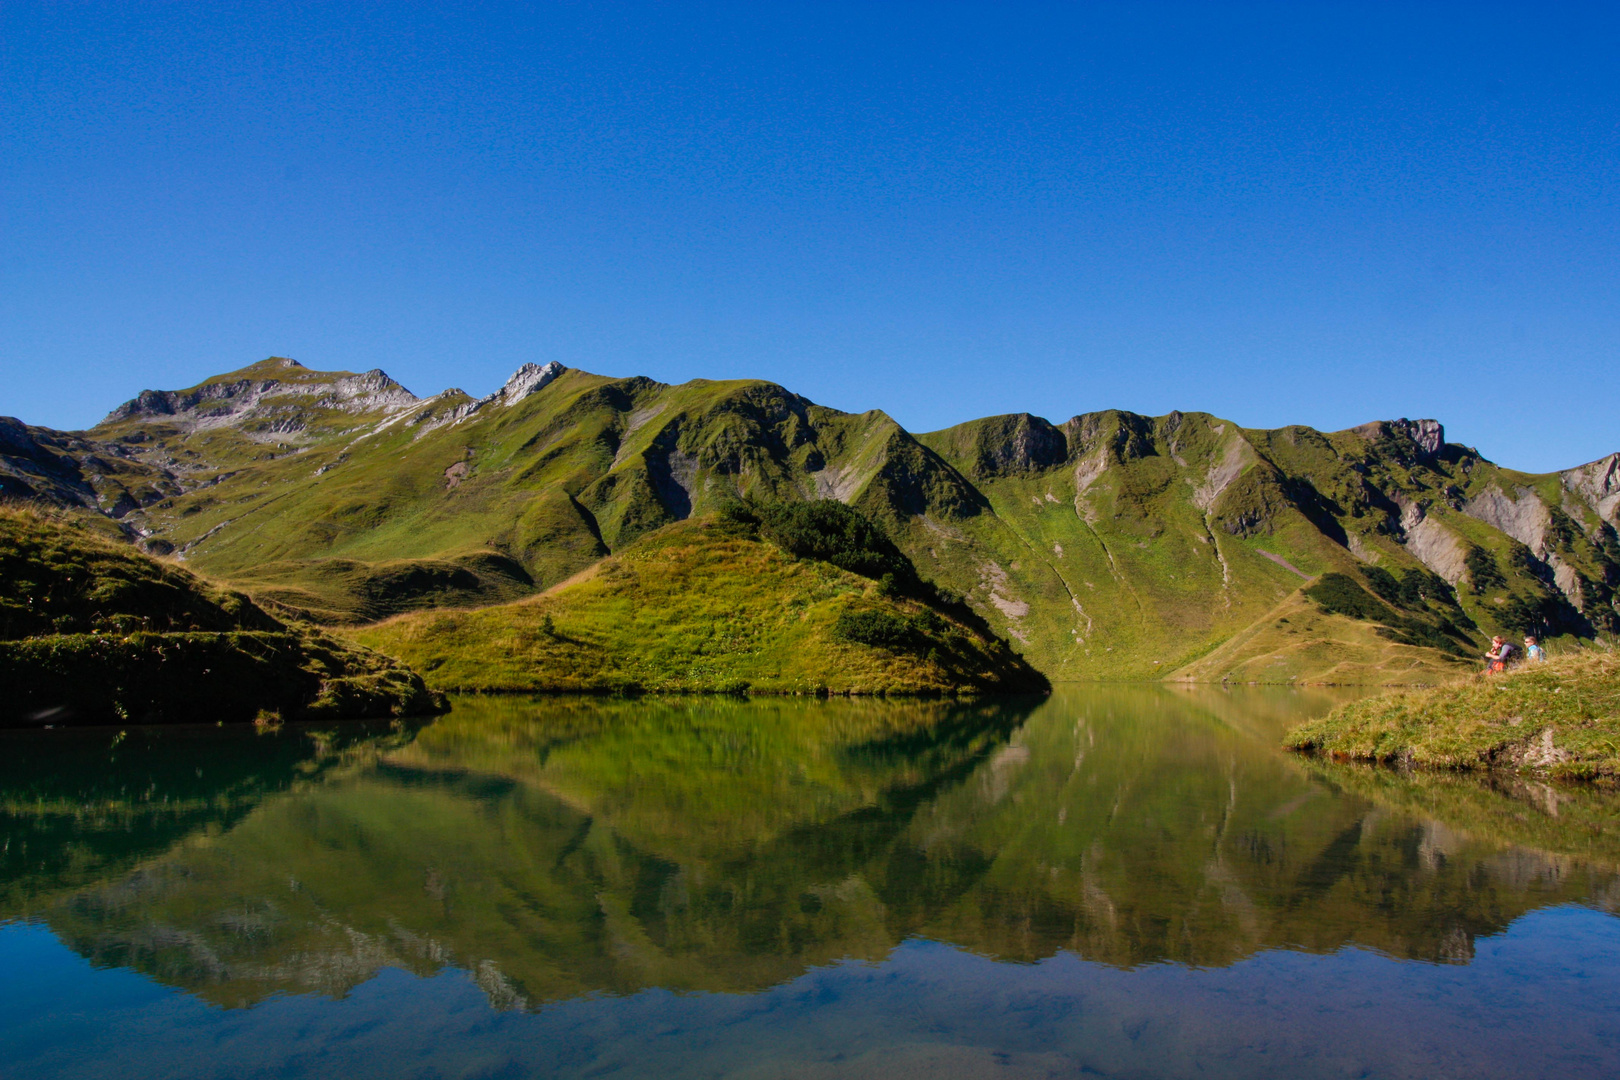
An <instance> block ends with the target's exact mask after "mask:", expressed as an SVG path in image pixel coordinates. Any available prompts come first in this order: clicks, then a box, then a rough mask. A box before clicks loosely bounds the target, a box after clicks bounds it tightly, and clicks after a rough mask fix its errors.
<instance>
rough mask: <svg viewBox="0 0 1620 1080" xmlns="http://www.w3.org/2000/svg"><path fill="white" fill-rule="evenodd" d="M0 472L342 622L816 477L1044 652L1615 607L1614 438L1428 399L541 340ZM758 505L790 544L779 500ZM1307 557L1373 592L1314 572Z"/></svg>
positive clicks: (186, 398) (266, 371)
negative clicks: (888, 407) (1392, 405)
mask: <svg viewBox="0 0 1620 1080" xmlns="http://www.w3.org/2000/svg"><path fill="white" fill-rule="evenodd" d="M0 476H4V477H5V481H4V482H5V483H6V485H7V490H8V491H13V492H16V493H20V494H24V495H27V496H28V497H30V498H36V499H45V500H53V501H56V502H60V503H73V504H76V505H81V506H85V507H90V508H94V509H97V510H99V511H101V512H102V513H104V514H105V515H107V516H108V517H109V519H110V520H114V521H116V522H118V523H119V525H120V526H121V527H123V528H124V529H125V530H126V531H127V532H129V534H130V535H131V536H132V537H135V538H136V539H138V540H139V541H140V542H142V543H144V544H146V545H148V546H149V547H151V548H152V549H154V550H159V551H169V550H172V551H174V552H176V553H179V554H182V555H183V556H184V557H185V558H186V559H187V560H188V562H190V563H192V564H194V565H195V566H197V567H198V568H200V569H202V570H204V571H206V572H207V573H209V574H212V575H214V576H216V577H218V578H220V579H221V580H226V581H229V582H231V583H232V585H233V586H234V587H237V588H240V589H242V590H244V591H246V592H248V593H250V594H252V595H253V596H254V597H255V599H256V600H257V601H258V602H259V603H260V604H261V605H263V606H265V607H267V608H268V609H269V610H271V611H273V612H286V613H300V614H301V615H303V616H305V617H308V618H312V619H316V620H319V621H323V622H327V623H332V624H358V623H364V622H369V621H374V620H377V619H380V618H384V617H386V616H389V615H394V614H398V613H401V612H407V611H413V610H422V609H431V608H442V607H447V606H448V607H455V606H470V605H474V604H490V603H499V602H503V601H509V600H513V599H516V598H520V597H524V596H530V595H534V594H536V593H539V592H542V591H544V590H546V589H549V588H551V587H553V586H555V585H556V584H557V583H559V582H561V581H563V580H565V579H567V578H569V577H571V576H572V575H574V574H577V573H579V572H580V571H582V570H584V569H586V568H587V567H589V566H591V565H593V564H594V563H596V562H597V561H598V560H601V559H603V558H604V557H606V556H608V555H610V554H620V553H623V552H625V551H626V549H627V548H629V547H630V546H631V545H633V544H634V543H635V542H636V541H637V540H638V539H640V538H642V537H644V536H647V535H648V534H650V533H652V532H655V531H657V530H659V529H662V528H665V527H666V526H669V525H671V524H673V523H676V522H679V521H684V520H686V519H688V518H690V517H693V516H702V515H704V514H707V513H711V512H719V511H722V510H723V509H724V508H725V507H727V506H731V505H733V504H736V503H737V502H738V501H739V500H744V501H748V502H752V503H753V504H755V505H756V506H763V505H771V506H776V507H781V506H785V505H791V504H796V503H810V502H813V501H814V500H817V499H826V498H832V499H836V500H838V501H840V502H843V503H846V504H848V505H849V506H851V507H853V508H854V509H856V510H858V511H860V513H861V514H862V515H863V516H864V518H865V520H866V521H867V522H869V523H870V526H871V528H873V529H875V530H876V531H877V532H878V533H879V534H881V535H882V536H883V537H885V538H886V542H888V543H890V544H892V547H893V549H894V550H895V551H898V552H899V553H901V554H903V555H904V556H905V557H906V558H907V559H908V560H909V562H910V564H911V565H912V566H914V567H915V569H916V575H917V583H918V584H919V585H921V584H922V583H931V587H933V588H935V589H936V590H937V591H936V594H935V597H934V599H933V600H928V599H927V598H925V597H921V596H919V595H918V594H916V593H915V591H914V590H913V591H908V590H911V589H912V583H910V582H908V581H906V580H903V579H902V577H901V576H900V572H899V571H896V572H895V573H896V577H895V579H894V581H893V582H892V585H893V587H894V588H895V589H897V590H898V592H899V594H900V595H903V596H913V597H915V598H917V599H919V600H924V601H925V602H928V603H929V604H930V606H940V603H936V601H939V602H941V603H943V604H944V605H945V606H948V602H949V598H950V597H951V596H959V597H961V598H962V601H963V602H964V603H965V604H966V605H967V607H968V608H970V609H971V610H972V612H974V613H976V614H977V615H978V617H980V618H982V619H984V620H985V621H986V623H987V625H989V626H990V627H992V628H993V629H994V630H995V632H997V633H999V634H1003V635H1005V636H1007V637H1008V638H1010V639H1012V640H1013V641H1014V642H1015V643H1016V645H1017V647H1018V648H1019V650H1020V651H1021V652H1022V653H1023V654H1024V655H1025V656H1027V657H1028V658H1029V660H1030V661H1031V662H1032V663H1033V664H1034V665H1035V666H1036V667H1038V668H1039V669H1041V670H1042V671H1043V672H1045V673H1046V674H1048V675H1049V676H1051V677H1053V678H1058V679H1077V678H1106V679H1120V678H1132V679H1135V678H1159V677H1165V676H1171V677H1174V678H1181V679H1200V680H1217V681H1218V680H1222V679H1225V680H1234V681H1296V682H1300V681H1318V682H1335V681H1340V682H1349V681H1357V682H1411V681H1418V682H1434V681H1436V680H1439V679H1443V678H1445V677H1446V676H1447V675H1448V674H1449V673H1451V672H1453V671H1455V670H1459V669H1460V665H1461V664H1462V661H1461V660H1460V658H1459V656H1458V653H1459V650H1461V651H1464V652H1472V651H1475V650H1477V648H1479V647H1482V646H1483V644H1484V640H1485V636H1487V635H1489V634H1491V633H1495V632H1509V633H1514V634H1517V633H1521V632H1523V631H1525V630H1527V629H1534V630H1537V631H1539V632H1541V633H1542V635H1543V636H1559V635H1568V636H1573V637H1591V636H1594V635H1598V634H1605V633H1613V632H1615V631H1616V630H1617V629H1620V609H1617V608H1616V590H1617V589H1620V536H1617V533H1616V527H1617V521H1620V518H1617V514H1620V456H1616V455H1611V456H1610V457H1609V458H1606V459H1604V460H1603V461H1600V462H1594V463H1592V464H1590V465H1586V466H1582V467H1580V468H1575V469H1570V470H1567V471H1565V472H1562V473H1557V474H1547V475H1530V474H1525V473H1519V472H1514V471H1512V470H1509V469H1504V468H1500V467H1498V466H1496V465H1494V464H1492V463H1491V462H1489V461H1486V460H1485V459H1483V458H1482V457H1480V456H1479V455H1478V454H1477V453H1476V452H1474V451H1473V450H1471V449H1468V448H1467V447H1462V446H1457V445H1454V444H1448V443H1446V442H1444V439H1443V433H1442V432H1441V430H1440V427H1439V425H1438V424H1435V423H1433V422H1432V421H1404V420H1403V421H1392V422H1377V423H1371V424H1366V425H1363V426H1361V427H1359V428H1355V429H1353V430H1349V431H1341V432H1333V433H1323V432H1318V431H1314V430H1312V429H1309V428H1304V427H1288V428H1282V429H1278V430H1273V431H1263V430H1254V429H1244V428H1240V427H1238V426H1237V425H1235V424H1233V423H1231V422H1229V421H1223V420H1220V419H1218V418H1216V417H1213V416H1209V415H1207V414H1202V413H1171V414H1169V415H1167V416H1161V417H1145V416H1139V415H1135V414H1132V413H1125V412H1119V411H1112V410H1111V411H1104V412H1096V413H1087V414H1083V415H1080V416H1076V417H1074V418H1072V419H1070V420H1068V421H1066V422H1064V423H1062V424H1052V423H1049V422H1048V421H1046V420H1043V419H1041V418H1039V417H1035V416H1029V415H1024V414H1020V415H1014V416H1002V417H991V418H987V419H984V420H978V421H973V422H971V423H967V424H962V425H958V426H957V427H953V428H949V429H947V430H944V431H938V432H933V433H930V434H927V435H919V436H914V435H912V434H910V433H908V432H906V431H904V430H903V429H901V428H900V427H899V426H898V425H897V424H895V423H894V422H893V421H892V420H890V419H889V418H888V417H887V416H885V415H884V414H882V413H880V412H867V413H861V414H847V413H840V412H837V411H835V410H832V409H826V408H823V407H821V406H817V405H815V404H813V403H811V402H809V401H806V400H805V399H804V398H801V397H798V396H797V395H794V394H792V393H789V392H788V391H786V390H784V389H782V388H781V387H778V386H775V385H772V384H769V383H762V382H754V381H734V382H710V381H706V380H697V381H694V382H691V383H687V384H684V385H681V386H666V385H663V384H659V383H655V382H652V381H650V380H647V379H640V378H632V379H610V378H605V377H602V376H597V375H590V374H587V373H585V372H580V371H572V370H567V369H564V368H561V367H560V366H558V365H547V366H546V367H545V368H537V367H533V366H530V367H527V368H525V369H524V370H523V371H520V372H518V373H517V374H516V375H515V376H514V377H513V380H512V381H511V382H510V383H509V384H508V385H507V387H505V388H504V389H503V390H502V391H500V392H499V393H497V394H495V395H491V397H489V398H486V399H482V400H479V401H475V400H473V399H472V398H470V397H468V396H467V395H466V394H464V393H462V392H460V391H446V392H445V393H443V394H440V395H437V396H435V397H432V398H427V399H418V398H415V397H414V396H412V395H411V394H409V393H408V392H406V391H405V390H404V389H403V388H402V387H400V386H398V384H396V383H394V382H392V381H391V380H389V379H388V378H387V376H385V375H383V374H382V373H381V372H370V373H366V374H363V375H351V374H347V373H342V372H338V373H322V372H313V371H309V370H308V369H305V368H303V367H300V366H298V365H296V364H294V363H293V362H292V361H287V360H280V359H272V360H267V361H264V362H262V363H259V364H255V365H253V366H251V367H248V368H244V369H242V370H241V371H238V372H233V373H231V374H229V375H224V376H219V377H218V378H215V379H210V380H208V381H207V382H205V383H203V384H201V385H200V386H197V387H193V388H191V389H190V390H186V391H177V392H161V393H160V392H150V391H149V392H147V393H144V394H142V395H141V397H139V398H137V399H135V400H134V401H131V402H129V403H128V404H126V405H125V406H123V407H121V408H120V409H118V410H116V411H115V412H114V413H113V414H112V415H110V416H109V417H108V418H107V419H106V420H105V421H104V422H103V423H102V424H100V425H98V426H97V427H96V428H95V429H94V430H92V431H90V432H86V433H82V434H64V433H61V432H50V431H47V430H45V429H41V428H31V427H27V426H25V425H22V424H20V423H15V422H8V424H7V425H5V426H3V428H0ZM750 512H751V513H756V516H757V517H759V524H760V526H761V528H762V529H763V530H764V531H765V533H766V534H768V535H773V536H775V538H776V541H777V542H778V543H779V544H782V545H783V546H785V547H786V548H787V549H788V550H790V551H791V550H794V545H795V544H796V543H797V542H798V541H797V540H795V538H794V537H795V535H796V533H795V530H796V529H797V528H798V527H799V524H801V523H800V522H799V520H798V518H797V517H795V516H794V515H795V514H797V513H798V511H776V513H777V514H778V517H779V520H778V518H777V517H771V516H770V515H759V514H758V513H757V512H754V511H750ZM865 542H866V541H861V543H865ZM869 550H870V552H871V553H874V554H875V555H876V556H878V557H879V558H880V559H881V558H891V557H892V555H890V554H888V553H884V552H880V551H878V549H877V548H875V547H874V548H870V549H869ZM819 557H822V558H831V559H833V560H834V561H835V562H836V559H837V558H838V557H842V556H840V555H838V553H837V552H827V553H824V554H823V555H821V556H819ZM1368 570H1376V571H1381V572H1382V573H1384V574H1387V575H1388V578H1387V581H1386V580H1385V579H1384V578H1378V579H1377V581H1374V580H1373V579H1372V578H1369V577H1367V576H1366V574H1365V573H1364V571H1368ZM857 572H859V573H865V572H866V571H864V570H857ZM1325 574H1340V575H1344V576H1345V577H1347V578H1349V579H1351V580H1352V581H1354V582H1355V583H1356V587H1357V588H1358V589H1370V590H1371V595H1372V596H1374V597H1377V598H1378V603H1379V604H1380V605H1382V606H1373V607H1365V606H1363V607H1356V608H1355V609H1354V610H1355V612H1362V611H1364V610H1366V611H1371V612H1373V617H1369V616H1367V615H1365V614H1359V613H1346V612H1347V611H1348V609H1344V608H1342V606H1335V605H1332V604H1331V603H1330V607H1331V608H1332V609H1331V610H1329V609H1324V608H1323V607H1322V606H1321V605H1320V604H1318V603H1317V601H1315V600H1307V599H1304V598H1303V597H1302V595H1301V593H1300V589H1301V588H1302V587H1306V586H1308V585H1309V584H1310V583H1311V582H1313V581H1314V580H1315V579H1316V578H1318V577H1320V576H1321V575H1325ZM1436 576H1438V577H1439V578H1440V579H1442V580H1443V581H1444V582H1445V583H1446V585H1447V586H1449V587H1450V591H1449V593H1446V594H1444V595H1443V594H1442V591H1441V590H1439V589H1438V588H1437V587H1435V586H1434V582H1433V579H1434V577H1436ZM878 580H880V581H881V580H882V574H879V575H878ZM1387 582H1393V583H1394V586H1393V589H1389V588H1385V587H1384V586H1385V585H1387ZM1329 591H1330V592H1332V590H1331V589H1330V590H1329ZM1386 593H1387V594H1388V595H1386ZM1408 593H1410V594H1411V595H1408ZM1317 595H1318V596H1321V595H1323V594H1322V593H1321V592H1318V594H1317ZM1335 595H1339V597H1340V599H1343V590H1339V592H1338V593H1335ZM1307 626H1308V627H1309V628H1310V629H1309V631H1307V630H1305V629H1304V628H1305V627H1307ZM891 629H892V628H891ZM867 630H872V632H874V633H875V632H876V631H875V629H873V628H872V627H868V628H867ZM867 630H857V631H855V632H856V633H858V634H860V633H867Z"/></svg>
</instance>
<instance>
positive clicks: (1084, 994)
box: [0, 687, 1620, 1080]
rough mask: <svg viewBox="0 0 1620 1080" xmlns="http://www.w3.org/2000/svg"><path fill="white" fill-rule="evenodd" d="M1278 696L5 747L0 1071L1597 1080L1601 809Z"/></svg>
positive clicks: (70, 735) (1146, 696) (465, 716)
mask: <svg viewBox="0 0 1620 1080" xmlns="http://www.w3.org/2000/svg"><path fill="white" fill-rule="evenodd" d="M1330 704H1331V699H1330V698H1328V697H1326V696H1323V695H1312V694H1310V693H1308V692H1304V691H1267V690H1248V691H1244V692H1224V691H1215V690H1196V691H1187V690H1171V689H1165V688H1158V687H1091V688H1085V689H1075V688H1068V689H1064V690H1062V691H1060V692H1059V693H1058V694H1056V695H1054V696H1053V697H1052V698H1051V699H1049V700H1045V701H1036V702H1022V703H1000V704H994V705H976V706H962V705H948V704H885V703H864V702H837V701H835V702H815V701H796V700H786V701H730V700H720V701H716V700H698V701H681V702H670V701H652V702H646V701H643V702H623V701H619V702H615V701H589V700H573V699H565V700H549V701H544V700H542V701H530V700H523V699H473V698H469V699H463V700H460V701H458V702H457V708H456V711H455V712H454V713H452V714H451V715H450V716H448V717H445V718H442V719H441V720H439V721H437V722H435V723H432V724H430V725H427V726H424V727H421V728H412V729H401V730H394V729H390V728H388V727H386V726H375V725H373V726H369V727H368V726H358V725H357V726H344V727H340V728H327V729H322V730H319V731H312V730H300V729H296V728H294V727H292V726H289V727H287V728H284V729H282V730H281V731H279V732H269V733H256V732H253V731H240V730H235V729H224V728H200V729H131V730H129V731H127V732H124V733H120V732H117V731H102V730H97V731H48V732H11V733H4V734H0V750H3V753H0V762H3V763H4V764H0V830H3V833H4V841H3V851H0V919H3V920H5V923H4V925H3V927H0V1076H4V1077H6V1078H8V1080H9V1078H17V1077H46V1076H86V1077H94V1076H115V1077H118V1078H120V1080H127V1078H131V1077H170V1076H173V1077H182V1076H184V1077H191V1076H220V1077H249V1076H265V1077H284V1076H285V1077H295V1076H342V1077H371V1076H376V1077H401V1076H422V1077H440V1076H445V1077H449V1076H454V1077H507V1076H579V1077H585V1076H624V1077H629V1076H673V1077H686V1076H691V1077H846V1076H848V1077H865V1076H872V1077H884V1078H885V1080H890V1078H896V1077H907V1076H918V1077H923V1076H926V1077H929V1078H930V1080H939V1078H947V1077H980V1076H985V1077H1046V1076H1120V1077H1227V1076H1231V1077H1247V1076H1286V1077H1316V1076H1322V1077H1362V1076H1389V1077H1444V1076H1458V1077H1495V1076H1501V1077H1535V1076H1547V1077H1554V1076H1557V1077H1583V1076H1592V1077H1600V1076H1613V1075H1617V1074H1620V962H1617V961H1620V921H1617V920H1616V919H1615V918H1614V917H1613V916H1612V915H1611V914H1609V912H1611V911H1613V910H1615V909H1616V907H1617V906H1620V816H1617V815H1616V814H1615V812H1614V811H1615V810H1616V809H1617V806H1616V803H1615V800H1614V799H1613V797H1612V796H1610V795H1608V794H1605V793H1602V792H1595V791H1586V790H1579V789H1567V790H1566V789H1554V788H1548V787H1542V786H1537V785H1517V784H1497V785H1495V786H1492V785H1488V784H1484V783H1480V782H1478V781H1474V780H1469V779H1466V778H1459V777H1424V776H1419V777H1415V778H1411V779H1403V778H1400V777H1396V776H1394V775H1392V774H1389V773H1385V772H1378V771H1373V770H1364V769H1356V768H1348V767H1343V766H1325V765H1320V764H1316V763H1312V762H1309V761H1302V760H1299V759H1296V758H1293V757H1290V756H1288V755H1285V754H1282V753H1280V752H1278V751H1277V750H1276V749H1275V746H1276V743H1277V738H1278V736H1279V734H1280V733H1281V731H1282V730H1284V729H1285V728H1286V727H1287V726H1288V725H1289V724H1290V723H1292V722H1294V721H1296V720H1298V719H1300V718H1302V717H1305V716H1309V715H1313V714H1314V713H1317V712H1320V711H1322V710H1323V709H1325V708H1327V707H1329V706H1330Z"/></svg>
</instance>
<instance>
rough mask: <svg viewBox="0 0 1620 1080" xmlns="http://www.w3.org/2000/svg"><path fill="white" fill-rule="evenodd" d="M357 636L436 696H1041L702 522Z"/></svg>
mask: <svg viewBox="0 0 1620 1080" xmlns="http://www.w3.org/2000/svg"><path fill="white" fill-rule="evenodd" d="M845 512H846V513H848V511H845ZM354 636H355V637H356V638H357V639H358V640H359V641H361V642H364V643H365V644H366V645H368V646H370V647H372V648H374V649H378V650H380V651H382V652H385V653H388V654H389V655H391V656H397V657H399V658H401V659H402V660H404V661H406V662H407V663H409V664H411V665H412V666H413V667H415V668H416V669H417V670H419V671H422V672H424V673H425V674H426V676H427V679H428V681H429V682H430V684H432V685H433V686H435V687H438V688H439V689H444V690H526V691H578V690H588V691H614V690H626V689H637V690H651V691H658V692H677V693H678V692H712V691H742V690H748V689H752V690H755V691H763V692H768V693H784V692H785V693H865V694H871V693H923V694H939V693H951V692H954V691H957V690H963V689H968V690H977V691H981V692H983V691H991V692H1012V693H1019V692H1024V693H1029V692H1040V691H1044V690H1047V689H1049V685H1048V684H1047V681H1046V680H1045V679H1044V678H1042V677H1041V675H1040V674H1039V673H1037V672H1036V671H1035V670H1034V669H1032V668H1030V667H1029V665H1028V664H1026V663H1025V662H1024V661H1023V660H1022V659H1020V658H1019V657H1018V656H1017V654H1016V653H1013V652H1012V651H1011V650H1010V649H1008V648H1007V647H1006V644H1005V643H1004V642H1002V641H1001V640H999V639H997V638H993V637H990V636H989V635H987V634H984V633H981V632H978V631H975V630H974V629H973V628H971V627H969V626H966V625H963V624H962V623H961V622H959V621H956V620H954V619H952V618H951V617H950V616H949V614H948V613H942V612H940V611H938V610H936V609H935V608H934V607H931V606H929V605H928V604H926V603H924V602H922V601H921V600H918V599H913V598H902V597H900V596H895V595H886V590H885V589H884V588H883V586H882V585H881V584H880V583H879V582H877V581H873V580H871V579H870V578H865V577H862V576H859V575H857V574H854V573H851V572H849V571H848V570H843V569H840V568H839V567H837V566H834V565H832V564H830V563H828V562H824V561H820V560H816V559H794V558H793V557H792V556H791V555H790V554H788V553H787V552H785V551H783V550H782V549H781V548H779V547H778V546H776V545H775V544H772V543H770V542H768V541H767V540H765V539H763V538H762V537H761V536H760V535H759V533H758V532H757V530H756V529H755V528H754V527H753V526H752V525H751V524H750V523H748V522H746V521H743V522H734V521H725V520H717V519H715V518H712V517H705V518H702V519H697V520H692V521H687V522H682V523H678V524H675V525H671V526H668V527H667V528H664V529H661V530H659V531H658V532H655V533H652V534H651V535H649V536H646V537H644V538H642V539H641V540H639V541H637V542H636V543H634V544H631V545H629V546H628V547H627V548H625V549H624V550H623V551H622V552H621V553H619V554H617V555H612V556H609V557H608V558H606V559H604V560H602V561H601V562H599V563H597V564H596V565H594V566H593V567H591V568H590V570H588V571H586V572H585V573H583V574H581V575H579V578H578V579H577V580H575V581H573V582H568V583H564V584H563V585H561V586H559V587H557V588H555V589H552V590H550V591H548V592H547V593H545V594H544V595H542V596H539V597H536V598H534V599H531V600H524V601H520V602H518V603H514V604H503V605H497V606H494V607H486V608H481V609H478V610H476V611H441V612H420V613H413V614H409V615H400V616H396V617H395V618H393V619H390V620H387V621H385V622H382V623H379V624H377V625H375V626H372V627H369V628H366V629H364V630H361V631H359V632H357V633H355V635H354Z"/></svg>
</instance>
